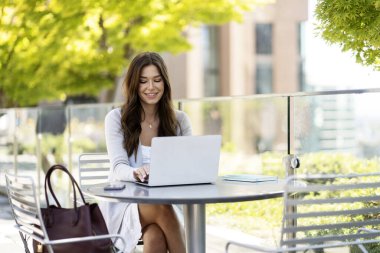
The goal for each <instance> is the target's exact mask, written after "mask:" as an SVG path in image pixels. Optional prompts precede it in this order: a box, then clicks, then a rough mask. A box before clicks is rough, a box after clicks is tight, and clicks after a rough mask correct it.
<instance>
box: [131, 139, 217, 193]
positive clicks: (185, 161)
mask: <svg viewBox="0 0 380 253" xmlns="http://www.w3.org/2000/svg"><path fill="white" fill-rule="evenodd" d="M221 143H222V137H221V136H220V135H202V136H170V137H154V138H153V139H152V146H151V147H152V148H151V157H150V174H149V179H148V182H136V183H138V184H142V185H147V186H165V185H186V184H206V183H215V182H216V179H217V177H218V169H219V158H220V148H221Z"/></svg>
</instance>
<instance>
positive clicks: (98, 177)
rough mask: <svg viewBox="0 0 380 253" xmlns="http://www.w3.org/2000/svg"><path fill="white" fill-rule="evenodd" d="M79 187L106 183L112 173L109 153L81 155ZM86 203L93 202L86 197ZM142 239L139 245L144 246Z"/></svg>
mask: <svg viewBox="0 0 380 253" xmlns="http://www.w3.org/2000/svg"><path fill="white" fill-rule="evenodd" d="M78 164H79V186H80V187H81V188H83V187H85V186H88V185H93V184H100V183H106V182H107V181H108V175H109V173H110V168H111V163H110V160H109V158H108V154H107V153H83V154H81V155H79V161H78ZM85 200H86V202H93V201H94V200H93V199H91V198H90V197H87V196H85ZM143 244H144V242H143V240H142V239H140V240H139V242H138V244H137V245H143Z"/></svg>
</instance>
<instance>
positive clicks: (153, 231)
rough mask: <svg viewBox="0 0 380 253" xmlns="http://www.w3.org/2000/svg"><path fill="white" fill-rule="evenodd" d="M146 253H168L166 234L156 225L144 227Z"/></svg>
mask: <svg viewBox="0 0 380 253" xmlns="http://www.w3.org/2000/svg"><path fill="white" fill-rule="evenodd" d="M142 233H143V241H144V253H167V252H168V248H167V245H166V239H165V235H164V232H163V231H162V230H161V229H160V227H159V226H158V225H156V224H150V225H148V226H146V227H144V229H143V231H142Z"/></svg>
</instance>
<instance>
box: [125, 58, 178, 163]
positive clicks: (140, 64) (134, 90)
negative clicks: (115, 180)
mask: <svg viewBox="0 0 380 253" xmlns="http://www.w3.org/2000/svg"><path fill="white" fill-rule="evenodd" d="M149 65H154V66H156V67H157V69H158V71H159V72H160V75H161V78H162V80H163V82H164V94H163V95H162V97H161V99H160V101H159V102H158V106H157V115H158V117H159V119H160V121H159V122H160V124H159V126H158V136H174V135H176V129H177V126H178V122H177V119H176V117H175V112H174V108H173V102H172V95H171V88H170V82H169V76H168V71H167V68H166V65H165V62H164V60H163V59H162V58H161V56H160V55H159V54H157V53H154V52H145V53H141V54H138V55H137V56H136V57H135V58H134V59H133V60H132V62H131V63H130V65H129V68H128V72H127V75H126V77H125V79H124V83H123V86H124V87H123V88H124V95H125V97H126V101H125V103H124V105H123V106H122V108H121V128H122V131H123V136H124V141H123V144H124V148H125V150H126V151H127V153H128V156H131V155H132V154H134V155H135V159H136V157H137V149H138V145H139V138H140V134H141V121H142V118H141V116H142V115H144V109H143V107H142V105H141V102H140V98H139V95H138V90H139V85H140V75H141V71H142V69H143V68H144V67H146V66H149Z"/></svg>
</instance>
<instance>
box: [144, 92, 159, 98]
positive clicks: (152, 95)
mask: <svg viewBox="0 0 380 253" xmlns="http://www.w3.org/2000/svg"><path fill="white" fill-rule="evenodd" d="M144 94H145V96H147V97H148V98H155V97H156V96H157V95H158V92H157V93H144Z"/></svg>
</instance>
